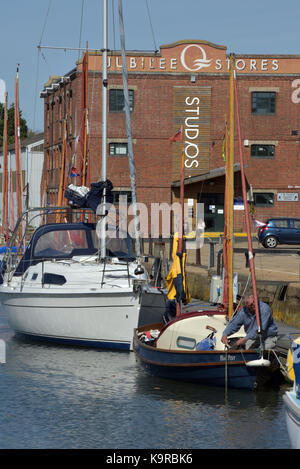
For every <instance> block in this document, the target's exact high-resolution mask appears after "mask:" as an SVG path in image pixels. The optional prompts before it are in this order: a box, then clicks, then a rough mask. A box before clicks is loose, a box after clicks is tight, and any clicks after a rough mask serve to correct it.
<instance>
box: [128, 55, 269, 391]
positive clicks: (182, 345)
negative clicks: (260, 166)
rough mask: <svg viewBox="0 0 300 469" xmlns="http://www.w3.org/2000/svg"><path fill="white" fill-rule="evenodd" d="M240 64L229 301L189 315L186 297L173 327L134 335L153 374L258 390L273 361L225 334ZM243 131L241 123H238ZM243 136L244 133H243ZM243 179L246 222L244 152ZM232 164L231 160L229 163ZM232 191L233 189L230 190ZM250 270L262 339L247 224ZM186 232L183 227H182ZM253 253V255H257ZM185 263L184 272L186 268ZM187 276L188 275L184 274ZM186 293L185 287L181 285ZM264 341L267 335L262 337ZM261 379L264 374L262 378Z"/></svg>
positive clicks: (139, 356) (229, 195)
mask: <svg viewBox="0 0 300 469" xmlns="http://www.w3.org/2000/svg"><path fill="white" fill-rule="evenodd" d="M233 67H234V59H233V56H230V129H229V130H230V133H229V146H230V151H229V159H228V169H227V176H228V178H229V185H228V191H229V193H227V192H226V201H227V206H226V212H227V214H228V220H229V221H230V223H229V225H230V226H229V227H228V231H226V236H227V252H228V254H229V255H228V257H227V258H226V266H227V270H228V280H227V281H226V284H227V286H228V293H227V294H226V295H225V296H226V300H225V301H224V304H223V305H221V307H219V308H217V309H209V308H205V309H203V310H198V311H194V312H189V313H183V312H182V307H181V305H180V304H179V301H180V295H179V294H178V297H177V302H176V305H177V312H176V317H175V318H174V319H171V320H170V321H169V322H167V323H162V322H161V323H153V324H148V325H145V326H142V327H139V328H136V329H135V331H134V351H135V354H136V357H137V360H138V361H139V362H140V364H141V365H142V367H143V368H144V369H145V370H146V371H147V372H148V373H150V374H152V375H155V376H160V377H163V378H171V379H176V380H183V381H190V382H197V383H201V384H210V385H215V386H223V387H226V388H227V387H228V388H239V389H254V388H255V387H256V386H257V384H258V381H257V375H258V373H257V370H262V369H263V368H264V367H266V368H267V367H269V365H270V361H269V360H267V359H266V358H264V356H263V349H261V351H258V350H251V349H248V350H244V349H240V348H238V347H237V346H236V345H235V344H236V342H237V339H238V338H240V337H243V336H245V333H244V332H242V331H241V332H240V331H239V332H237V333H235V334H234V335H232V336H231V337H230V342H229V346H228V347H227V346H224V344H223V343H222V342H221V338H222V334H223V331H224V329H225V327H226V325H227V323H228V319H230V318H231V317H232V315H233V306H234V305H233V293H232V285H233V280H232V277H233V275H232V274H233V269H232V267H233V264H232V260H233V257H232V254H233V246H232V242H233V225H232V216H231V217H230V213H232V204H233V189H232V188H233V144H234V139H233V127H234V95H235V94H236V95H237V93H236V86H234V85H235V83H236V81H235V78H234V74H233ZM237 121H238V122H237V127H238V130H239V119H237ZM239 133H240V130H239ZM240 159H241V177H242V187H243V199H244V206H245V217H246V219H247V218H248V220H249V213H248V206H247V197H246V186H245V176H244V172H243V161H242V153H241V152H240ZM226 160H227V158H226ZM180 190H181V203H182V200H183V195H182V194H183V190H184V177H182V173H181V187H180ZM226 191H227V189H226ZM181 222H182V225H183V217H182V220H181ZM246 227H247V237H248V249H249V260H250V270H251V279H252V288H253V291H254V298H255V306H256V320H257V326H258V332H259V334H260V332H261V331H260V321H259V311H258V299H257V294H256V282H255V271H254V256H253V251H252V243H251V233H250V224H249V221H247V220H246ZM181 231H182V233H183V226H182V228H181ZM174 252H175V256H176V255H177V254H179V257H180V258H182V251H181V249H177V247H176V248H175V251H174ZM251 253H252V255H251ZM183 267H184V266H183V264H182V268H183ZM181 277H182V273H181ZM181 288H182V285H181ZM260 337H261V334H260ZM259 374H261V373H259Z"/></svg>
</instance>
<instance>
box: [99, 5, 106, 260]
mask: <svg viewBox="0 0 300 469" xmlns="http://www.w3.org/2000/svg"><path fill="white" fill-rule="evenodd" d="M102 21H103V49H102V168H101V180H102V181H103V182H105V181H106V158H107V154H106V152H107V0H103V19H102ZM105 203H106V188H104V189H103V205H102V207H103V208H102V214H101V219H100V256H101V259H104V258H105V256H106V239H105V235H106V233H105V225H106V220H105V216H104V215H105Z"/></svg>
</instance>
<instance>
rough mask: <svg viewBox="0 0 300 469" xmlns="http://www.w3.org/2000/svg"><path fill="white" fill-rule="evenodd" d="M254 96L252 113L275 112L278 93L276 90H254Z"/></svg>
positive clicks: (266, 113) (252, 94)
mask: <svg viewBox="0 0 300 469" xmlns="http://www.w3.org/2000/svg"><path fill="white" fill-rule="evenodd" d="M251 96H252V114H263V115H268V114H275V107H276V106H275V104H276V93H275V92H274V91H272V92H271V91H254V92H253V93H251Z"/></svg>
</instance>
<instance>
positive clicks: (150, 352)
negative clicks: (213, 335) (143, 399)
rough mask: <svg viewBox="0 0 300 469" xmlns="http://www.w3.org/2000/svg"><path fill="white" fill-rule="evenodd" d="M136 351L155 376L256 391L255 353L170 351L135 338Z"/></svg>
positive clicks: (149, 371) (236, 351)
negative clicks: (253, 362)
mask: <svg viewBox="0 0 300 469" xmlns="http://www.w3.org/2000/svg"><path fill="white" fill-rule="evenodd" d="M133 349H134V351H135V354H136V357H137V359H138V360H139V361H140V363H141V365H142V367H143V368H144V369H145V370H146V371H147V372H148V373H149V374H151V375H153V376H158V377H161V378H169V379H175V380H181V381H187V382H194V383H200V384H208V385H213V386H222V387H224V386H228V387H229V388H237V389H249V390H253V389H254V388H255V384H256V368H253V367H248V366H247V365H246V362H248V361H251V360H257V359H258V358H259V354H258V353H257V352H256V351H254V350H230V352H227V353H226V352H225V351H222V352H220V351H215V350H212V351H182V352H181V351H168V350H162V349H158V348H155V347H153V346H151V345H147V344H145V343H143V342H141V341H140V340H139V339H138V337H137V335H136V334H134V341H133Z"/></svg>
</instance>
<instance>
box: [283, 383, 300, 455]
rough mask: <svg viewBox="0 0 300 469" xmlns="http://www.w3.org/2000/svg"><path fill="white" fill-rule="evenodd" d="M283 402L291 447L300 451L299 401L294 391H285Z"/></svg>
mask: <svg viewBox="0 0 300 469" xmlns="http://www.w3.org/2000/svg"><path fill="white" fill-rule="evenodd" d="M283 400H284V403H285V417H286V426H287V431H288V435H289V440H290V443H291V447H292V448H293V449H300V401H299V399H297V398H296V393H295V392H294V391H287V392H286V393H285V394H284V396H283Z"/></svg>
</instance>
